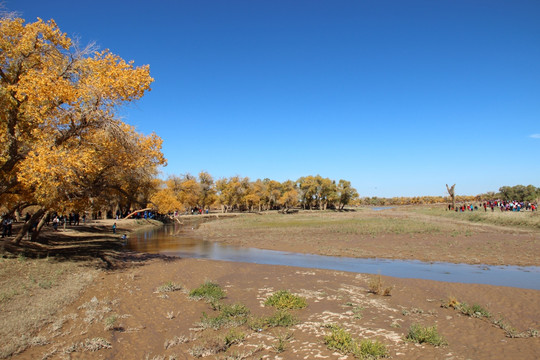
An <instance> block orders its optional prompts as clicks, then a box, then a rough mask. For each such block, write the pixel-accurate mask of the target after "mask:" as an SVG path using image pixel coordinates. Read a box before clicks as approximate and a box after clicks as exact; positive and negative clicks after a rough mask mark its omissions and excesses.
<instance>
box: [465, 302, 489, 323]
mask: <svg viewBox="0 0 540 360" xmlns="http://www.w3.org/2000/svg"><path fill="white" fill-rule="evenodd" d="M456 309H457V310H459V311H460V312H461V313H462V314H465V315H467V316H470V317H476V318H486V319H489V318H491V314H490V313H489V311H487V310H486V309H484V308H483V307H482V305H478V304H472V305H468V304H467V303H461V304H459V305H458V306H457V307H456Z"/></svg>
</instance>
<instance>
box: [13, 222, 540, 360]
mask: <svg viewBox="0 0 540 360" xmlns="http://www.w3.org/2000/svg"><path fill="white" fill-rule="evenodd" d="M108 225H109V224H107V226H106V227H108ZM203 228H204V227H203ZM201 231H206V230H204V229H203V230H201ZM481 233H485V234H486V235H485V236H486V237H485V238H482V239H480V240H479V239H478V238H476V237H475V238H474V239H471V238H470V236H462V237H459V236H457V237H448V238H446V237H445V238H444V239H437V237H435V236H434V237H428V238H424V237H421V236H414V237H412V238H403V237H400V236H388V237H387V236H384V237H378V238H374V239H370V238H369V237H368V238H358V239H352V240H350V239H346V240H334V242H333V244H332V248H333V249H335V251H336V253H334V254H333V255H350V254H349V253H348V252H347V250H346V249H347V248H351V247H358V246H360V244H361V247H362V249H363V250H364V251H366V254H369V256H382V255H381V254H386V255H388V249H389V248H392V249H396V250H395V251H392V252H391V254H392V256H393V257H399V258H416V259H422V260H430V259H436V260H442V261H455V262H460V261H462V260H461V259H462V258H463V259H466V258H467V259H470V257H466V255H465V254H466V253H467V248H468V247H471V246H474V245H475V242H480V241H491V242H492V244H493V246H494V247H495V248H496V249H497V251H493V252H489V251H488V250H489V249H488V247H485V248H484V247H483V248H482V249H484V250H485V251H484V252H479V253H478V254H477V255H475V256H476V257H477V258H478V261H479V262H482V263H499V261H507V260H508V259H510V260H508V261H509V262H508V263H511V264H522V265H539V262H538V254H539V253H540V252H538V248H537V246H538V240H537V239H538V237H537V235H531V234H530V233H528V232H525V233H522V234H521V233H520V234H518V235H517V238H516V241H513V240H514V238H513V237H512V236H509V235H508V234H506V238H507V240H508V238H510V241H509V242H510V243H511V244H513V245H508V246H507V243H506V242H505V241H503V240H504V237H505V236H504V235H505V234H503V235H501V237H500V238H498V237H497V236H495V235H497V231H488V230H485V231H484V230H482V232H481ZM88 234H91V233H87V235H88ZM200 234H201V233H200ZM82 235H84V234H79V235H78V236H79V237H82ZM206 235H208V234H206ZM236 235H238V234H236ZM248 235H249V236H248ZM252 235H253V234H250V233H248V232H246V235H245V236H244V237H240V238H239V237H238V236H235V240H234V241H230V242H231V243H232V242H234V243H239V244H241V245H243V246H255V245H256V246H258V247H264V248H270V249H279V250H286V251H299V252H314V253H325V251H329V250H322V251H320V248H321V246H320V244H319V246H316V243H310V242H309V238H310V237H312V234H309V236H308V235H306V236H305V238H300V239H298V238H296V237H295V238H294V243H292V241H291V240H290V238H289V240H288V241H287V239H286V238H284V237H282V238H276V237H272V243H268V242H266V243H265V242H264V241H263V240H264V239H265V238H264V236H265V235H263V234H259V237H258V240H257V241H255V240H250V238H251V237H252ZM521 236H523V237H521ZM531 236H532V238H531ZM535 236H536V237H535ZM315 239H317V236H315ZM527 239H528V240H529V241H531V239H533V240H535V243H536V245H534V246H536V247H534V246H533V247H531V248H525V250H524V248H523V246H524V245H525V244H524V243H525V242H526V240H527ZM217 240H224V239H217ZM403 241H407V244H399V242H403ZM433 242H438V243H439V245H438V246H431V245H432V243H433ZM340 249H342V250H340ZM385 249H386V251H385ZM411 249H412V250H411ZM437 249H439V251H437ZM449 249H451V253H452V254H454V256H457V258H454V260H452V258H451V257H449V253H450V250H449ZM531 251H533V252H534V251H535V253H533V254H526V253H527V252H531ZM497 252H498V253H499V256H496V255H495V254H496V253H497ZM501 252H502V253H503V255H500V253H501ZM398 253H399V254H400V255H399V256H398V255H397V254H398ZM107 254H108V255H107V259H108V260H107V261H109V262H110V263H111V264H112V265H113V266H114V267H115V269H113V270H103V271H102V273H101V276H100V277H99V280H98V281H96V282H95V283H94V284H92V285H90V286H89V287H88V288H87V289H86V290H85V291H84V292H83V294H82V295H81V296H80V297H79V298H78V300H76V301H75V302H74V303H72V304H71V305H69V306H67V307H65V308H64V309H63V310H62V311H61V312H60V313H58V314H57V315H56V316H55V318H54V319H52V320H51V323H50V324H49V325H47V326H46V327H43V328H42V329H41V331H40V332H39V333H37V334H31V335H32V336H35V337H36V339H41V341H40V342H39V343H41V345H36V346H33V347H31V348H29V349H28V350H26V351H24V352H22V353H21V354H19V355H15V356H13V358H14V359H43V358H49V359H64V358H67V359H192V358H194V357H193V356H192V355H190V354H191V353H193V351H194V350H196V349H198V348H200V346H202V345H203V344H206V345H207V347H208V348H213V349H217V348H218V347H219V346H217V345H216V343H218V338H219V335H220V334H225V333H227V332H228V331H230V329H220V330H213V329H206V330H201V328H200V326H199V324H198V323H199V322H200V320H201V317H202V316H203V313H206V314H208V315H210V316H216V315H217V312H216V311H214V310H212V307H211V306H210V305H209V304H207V303H205V302H204V301H202V300H201V301H195V300H191V299H190V298H189V296H188V292H189V291H190V290H192V289H194V288H197V287H198V286H200V285H201V284H202V283H204V282H205V281H207V280H212V281H214V282H216V283H218V284H219V285H220V286H221V287H222V288H223V289H224V290H225V291H226V294H227V295H226V298H225V299H224V300H223V302H224V303H227V304H233V303H241V304H244V305H245V306H247V307H248V308H249V309H250V311H251V315H252V316H256V317H260V316H268V315H271V314H272V313H273V312H274V309H273V308H270V307H267V306H264V305H263V303H264V300H265V299H266V298H267V297H268V296H269V295H270V294H272V293H273V292H275V291H278V290H282V289H289V290H290V291H291V292H293V293H295V294H298V295H301V296H303V297H305V298H306V299H307V303H308V306H307V308H305V309H302V310H294V311H292V312H293V313H294V315H295V316H296V317H297V319H298V323H297V324H296V325H294V326H291V327H289V328H264V329H262V331H257V330H255V331H253V330H251V329H249V328H248V327H247V326H246V325H243V326H238V328H239V329H241V331H242V332H243V333H244V334H245V335H246V337H245V339H244V340H243V341H242V342H241V343H239V344H233V345H232V346H231V347H230V348H229V349H228V350H227V351H226V352H219V353H217V354H212V355H209V356H208V357H207V358H212V359H214V358H217V359H221V358H222V359H226V358H230V359H244V358H245V359H259V358H267V359H315V358H326V359H346V358H349V359H351V358H352V355H349V356H348V357H347V356H344V355H342V354H339V353H338V352H336V351H334V350H329V349H328V348H327V347H326V345H325V343H324V336H325V334H327V333H328V332H329V330H328V328H327V327H325V325H328V324H339V325H341V326H342V327H344V328H346V329H347V330H348V331H349V332H350V333H351V334H352V335H353V337H354V338H355V339H363V338H368V339H373V340H374V339H378V340H379V341H381V342H382V343H384V344H385V345H386V346H387V348H388V351H389V356H390V358H394V359H537V358H538V354H539V353H540V338H539V337H537V336H535V337H528V336H529V335H531V334H532V335H535V334H536V333H535V332H529V333H527V330H529V329H536V330H540V296H539V295H540V291H536V290H526V289H517V288H509V287H496V286H489V285H474V284H455V283H444V282H436V281H426V280H414V279H398V278H389V277H382V280H383V282H384V286H385V287H392V290H391V296H380V295H375V294H372V293H370V292H369V291H368V290H369V283H370V281H371V280H372V278H373V277H372V276H370V275H364V274H355V273H346V272H340V271H329V270H312V269H309V270H308V269H302V268H294V267H285V266H268V265H256V264H243V263H231V262H220V261H209V260H198V259H177V258H174V259H173V258H165V257H159V258H155V257H153V258H152V259H149V258H150V257H149V256H146V255H144V254H143V255H138V254H132V253H117V252H115V251H113V250H110V251H109V252H108V253H107ZM376 254H379V255H376ZM456 254H458V255H456ZM401 255H403V256H401ZM500 256H503V259H502V260H501V259H500ZM384 257H391V256H384ZM168 282H174V283H176V284H180V285H181V286H182V290H179V291H173V292H167V293H163V292H159V291H157V289H158V287H160V286H162V285H164V284H166V283H168ZM450 297H454V298H455V299H457V300H458V301H460V302H466V303H468V304H473V303H474V304H480V305H482V306H483V307H484V308H486V309H487V310H489V312H490V313H491V314H492V320H493V319H499V318H502V319H504V323H505V324H506V325H508V326H512V327H514V328H515V332H514V334H520V336H527V337H519V338H511V337H508V336H507V335H508V333H507V332H506V331H504V330H503V329H501V328H500V327H497V326H495V325H493V323H492V320H488V319H482V318H473V317H469V316H465V315H463V314H460V313H459V312H458V311H457V310H455V309H453V308H444V307H441V304H442V303H445V302H447V300H448V299H449V298H450ZM112 315H116V318H117V320H116V321H114V324H113V326H112V329H108V330H106V329H105V325H106V322H107V319H112V318H111V316H112ZM111 322H112V321H111ZM413 323H419V324H422V325H424V326H433V325H436V326H437V329H438V332H439V334H441V335H442V336H444V338H445V339H446V341H447V342H448V345H446V346H443V347H434V346H432V345H427V344H422V345H418V344H413V343H411V342H408V341H405V340H404V337H405V336H406V334H407V332H408V329H409V327H410V325H412V324H413ZM286 332H290V333H291V334H292V339H290V340H288V341H286V346H285V351H284V352H280V353H278V352H277V351H276V348H277V346H276V345H277V344H278V338H279V337H283V336H284V334H285V333H286ZM96 339H100V340H96ZM92 341H93V342H92ZM36 342H37V341H36ZM100 343H101V344H102V345H105V346H107V347H108V346H110V348H103V349H100V350H95V351H92V349H96V348H98V347H99V346H98V345H99V344H100ZM212 343H213V344H214V345H215V346H213V347H211V346H210V345H209V344H212ZM92 344H93V345H94V348H93V347H92V346H91V345H92ZM227 356H229V357H227Z"/></svg>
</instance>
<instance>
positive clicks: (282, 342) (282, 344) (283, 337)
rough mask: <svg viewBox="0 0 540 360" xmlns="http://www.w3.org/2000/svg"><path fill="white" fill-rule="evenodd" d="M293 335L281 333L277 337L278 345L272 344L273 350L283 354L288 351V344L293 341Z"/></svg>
mask: <svg viewBox="0 0 540 360" xmlns="http://www.w3.org/2000/svg"><path fill="white" fill-rule="evenodd" d="M292 337H293V334H292V333H291V332H286V333H280V334H278V335H277V336H276V339H277V343H275V344H272V350H274V351H275V352H277V353H282V352H284V351H285V350H286V348H287V344H288V343H289V342H290V341H291V339H292Z"/></svg>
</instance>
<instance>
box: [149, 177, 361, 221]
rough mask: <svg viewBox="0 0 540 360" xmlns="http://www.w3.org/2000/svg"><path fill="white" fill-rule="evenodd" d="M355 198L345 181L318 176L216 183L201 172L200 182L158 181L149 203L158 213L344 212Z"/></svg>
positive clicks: (182, 179) (190, 179) (185, 179)
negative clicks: (215, 209)
mask: <svg viewBox="0 0 540 360" xmlns="http://www.w3.org/2000/svg"><path fill="white" fill-rule="evenodd" d="M356 199H358V192H357V191H356V189H354V188H353V187H352V186H351V183H350V182H349V181H347V180H339V182H337V183H336V181H335V180H332V179H329V178H323V177H322V176H320V175H316V176H311V175H310V176H305V177H301V178H300V179H298V180H297V181H291V180H287V181H284V182H283V183H280V182H279V181H276V180H270V179H263V180H261V179H257V180H256V181H251V180H250V179H249V178H247V177H241V176H238V175H237V176H232V177H229V178H222V179H218V180H217V181H216V182H215V183H214V180H213V179H212V177H211V176H210V174H208V173H206V172H201V173H200V174H199V181H196V180H195V177H193V176H192V175H189V174H186V175H183V176H182V177H176V176H171V177H169V178H168V179H167V180H164V181H162V182H161V184H160V186H159V187H158V190H157V191H156V192H155V193H154V195H153V196H152V203H153V205H154V206H155V207H156V208H157V210H158V211H159V212H161V213H171V212H174V211H176V210H179V211H181V212H183V211H187V212H188V213H189V212H191V210H193V209H208V208H209V207H210V206H211V205H214V206H220V207H221V210H222V212H230V211H234V210H239V211H262V210H272V209H274V210H276V209H278V210H288V209H290V208H294V207H298V206H302V207H303V208H304V209H310V210H315V209H317V210H325V209H327V208H329V207H331V208H333V209H338V210H343V208H344V206H345V205H347V204H350V203H352V202H353V201H355V200H356Z"/></svg>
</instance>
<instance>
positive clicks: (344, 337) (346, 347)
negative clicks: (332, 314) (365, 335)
mask: <svg viewBox="0 0 540 360" xmlns="http://www.w3.org/2000/svg"><path fill="white" fill-rule="evenodd" d="M324 342H325V344H326V346H327V347H328V348H329V349H330V350H336V351H338V352H340V353H342V354H344V355H347V354H352V355H353V356H354V357H356V358H359V359H378V358H382V357H386V356H388V350H387V349H386V346H385V345H384V344H383V343H381V342H380V341H378V340H369V339H363V340H361V341H360V343H358V342H357V341H356V340H355V339H353V337H352V336H351V334H350V333H349V332H348V331H347V330H345V329H343V328H342V327H340V326H338V325H330V334H328V335H326V336H325V337H324Z"/></svg>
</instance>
